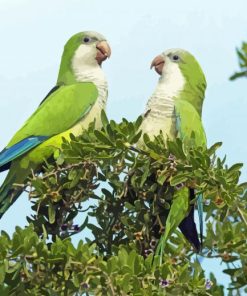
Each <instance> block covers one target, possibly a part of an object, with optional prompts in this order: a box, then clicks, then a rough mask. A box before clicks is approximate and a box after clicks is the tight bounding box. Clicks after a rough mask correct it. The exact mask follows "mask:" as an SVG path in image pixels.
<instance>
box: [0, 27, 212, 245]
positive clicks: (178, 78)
mask: <svg viewBox="0 0 247 296" xmlns="http://www.w3.org/2000/svg"><path fill="white" fill-rule="evenodd" d="M110 55H111V49H110V46H109V44H108V43H107V41H106V38H105V37H104V36H102V35H101V34H99V33H96V32H91V31H86V32H81V33H78V34H75V35H74V36H72V37H71V38H70V39H69V40H68V41H67V43H66V44H65V46H64V52H63V55H62V59H61V64H60V69H59V73H58V79H57V83H56V86H55V87H54V88H53V89H52V90H51V91H50V92H49V93H48V95H47V96H46V97H45V98H44V99H43V101H42V102H41V103H40V105H39V106H38V108H37V110H36V111H35V112H34V113H33V114H32V115H31V116H30V118H29V119H28V120H27V121H26V122H25V123H24V125H23V126H22V127H21V129H20V130H19V131H17V133H16V134H15V135H14V136H13V138H12V139H11V140H10V142H9V143H8V145H7V146H6V147H5V148H4V149H3V150H2V151H1V152H0V172H1V171H5V170H9V171H8V174H7V177H6V179H5V180H4V182H3V184H2V186H1V188H0V218H1V217H2V216H3V214H4V213H5V212H6V211H7V210H8V208H9V207H10V206H11V205H12V204H13V203H14V202H15V200H16V199H17V198H18V197H19V196H20V194H21V193H22V188H20V189H18V188H16V187H15V186H14V184H23V183H24V182H25V180H26V179H27V178H28V177H29V176H30V174H31V171H36V172H39V171H40V170H41V166H42V164H43V163H44V160H47V159H49V158H50V157H52V155H53V154H54V152H55V151H56V150H57V149H60V148H61V144H62V139H63V138H65V139H67V140H70V134H71V133H72V134H74V135H75V136H79V135H80V134H81V133H82V131H83V130H84V129H87V127H88V125H89V123H90V122H92V121H93V120H95V122H96V128H100V127H101V120H100V114H101V111H102V110H104V109H105V107H106V101H107V95H108V89H107V81H106V78H105V75H104V73H103V71H102V68H101V65H102V63H103V61H105V60H106V59H107V58H109V57H110ZM151 67H154V68H155V70H156V72H157V73H158V74H159V75H160V79H159V82H158V85H157V87H156V89H155V91H154V93H153V95H152V96H151V98H150V99H149V100H148V103H147V107H146V112H145V115H144V118H143V122H142V125H141V129H142V131H143V133H147V134H148V135H149V136H150V137H151V138H152V137H154V136H155V135H157V134H159V133H160V130H161V131H162V132H163V134H164V135H166V136H167V137H168V138H169V139H171V140H174V139H175V138H177V137H180V138H181V140H182V141H184V142H185V143H186V142H187V141H189V140H190V136H191V133H192V132H193V133H194V134H195V144H196V145H199V146H205V145H206V137H205V133H204V129H203V126H202V122H201V112H202V104H203V99H204V92H205V88H206V80H205V77H204V74H203V72H202V70H201V68H200V65H199V64H198V62H197V61H196V59H195V58H194V57H193V56H192V55H191V54H190V53H189V52H187V51H185V50H182V49H171V50H168V51H166V52H164V53H162V54H161V55H159V56H157V57H156V58H155V59H154V60H153V62H152V65H151ZM193 196H194V195H193V194H192V198H194V197H193ZM179 227H180V229H181V231H182V232H183V233H184V235H185V237H186V238H187V239H188V240H189V241H190V242H191V243H192V244H193V245H194V247H195V248H196V249H197V250H199V249H200V242H199V240H198V234H197V230H196V226H195V223H194V206H193V205H191V208H190V211H189V213H188V216H187V217H186V218H185V219H184V220H183V221H182V223H181V224H180V225H179Z"/></svg>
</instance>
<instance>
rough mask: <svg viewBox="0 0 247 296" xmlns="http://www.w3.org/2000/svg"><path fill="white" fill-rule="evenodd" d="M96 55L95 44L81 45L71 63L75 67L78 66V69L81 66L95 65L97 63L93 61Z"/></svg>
mask: <svg viewBox="0 0 247 296" xmlns="http://www.w3.org/2000/svg"><path fill="white" fill-rule="evenodd" d="M96 53H97V49H96V47H95V44H92V45H85V44H82V45H80V46H79V48H78V49H77V50H76V52H75V55H74V58H73V61H72V63H73V65H74V66H75V65H76V67H78V66H79V67H80V66H82V65H83V64H84V65H85V64H88V65H94V64H97V61H96V60H95V57H96Z"/></svg>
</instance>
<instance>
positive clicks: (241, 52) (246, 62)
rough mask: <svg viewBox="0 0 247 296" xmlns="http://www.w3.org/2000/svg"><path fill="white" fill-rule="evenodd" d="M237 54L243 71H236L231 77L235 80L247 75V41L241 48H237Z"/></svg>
mask: <svg viewBox="0 0 247 296" xmlns="http://www.w3.org/2000/svg"><path fill="white" fill-rule="evenodd" d="M236 52H237V56H238V63H239V67H240V69H241V71H239V72H235V73H234V74H233V75H232V76H231V77H230V80H235V79H237V78H240V77H247V43H246V42H243V43H242V46H241V49H239V48H237V49H236Z"/></svg>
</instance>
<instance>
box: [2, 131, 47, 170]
mask: <svg viewBox="0 0 247 296" xmlns="http://www.w3.org/2000/svg"><path fill="white" fill-rule="evenodd" d="M47 138H49V137H47V136H32V137H29V138H26V139H24V140H22V141H20V142H18V143H16V144H15V145H13V146H11V147H9V148H5V149H4V150H3V151H2V152H0V167H1V166H3V165H4V164H6V163H8V162H10V161H12V160H13V159H16V158H17V157H19V156H21V155H23V154H24V153H26V152H28V151H29V150H31V149H32V148H34V147H36V146H37V145H39V144H40V143H42V142H44V141H45V140H46V139H47Z"/></svg>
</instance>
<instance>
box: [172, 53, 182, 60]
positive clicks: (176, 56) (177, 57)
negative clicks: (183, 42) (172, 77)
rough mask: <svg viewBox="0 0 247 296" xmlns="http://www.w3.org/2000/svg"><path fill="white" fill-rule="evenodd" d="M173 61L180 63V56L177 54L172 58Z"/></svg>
mask: <svg viewBox="0 0 247 296" xmlns="http://www.w3.org/2000/svg"><path fill="white" fill-rule="evenodd" d="M172 59H173V61H178V60H179V59H180V58H179V56H178V55H176V54H175V55H174V56H173V57H172Z"/></svg>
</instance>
